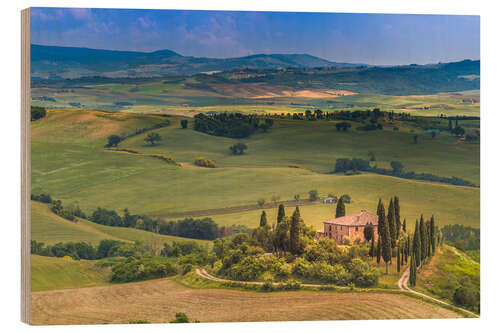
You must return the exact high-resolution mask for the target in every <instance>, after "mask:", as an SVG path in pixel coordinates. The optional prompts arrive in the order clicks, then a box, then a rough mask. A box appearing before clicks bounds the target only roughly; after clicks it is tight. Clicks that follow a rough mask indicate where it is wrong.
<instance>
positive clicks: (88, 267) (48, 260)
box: [31, 255, 111, 291]
mask: <svg viewBox="0 0 500 333" xmlns="http://www.w3.org/2000/svg"><path fill="white" fill-rule="evenodd" d="M110 274H111V270H110V269H109V267H108V268H104V267H101V266H99V265H97V261H92V260H78V261H75V260H72V259H67V258H52V257H41V256H37V255H31V291H45V290H54V289H69V288H84V287H95V286H103V285H107V284H109V282H108V281H109V277H110Z"/></svg>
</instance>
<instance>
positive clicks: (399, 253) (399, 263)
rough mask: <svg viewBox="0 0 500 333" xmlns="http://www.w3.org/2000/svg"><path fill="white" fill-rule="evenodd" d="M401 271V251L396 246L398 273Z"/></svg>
mask: <svg viewBox="0 0 500 333" xmlns="http://www.w3.org/2000/svg"><path fill="white" fill-rule="evenodd" d="M400 271H401V249H400V248H399V246H398V273H399V272H400Z"/></svg>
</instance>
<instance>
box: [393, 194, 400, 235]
mask: <svg viewBox="0 0 500 333" xmlns="http://www.w3.org/2000/svg"><path fill="white" fill-rule="evenodd" d="M394 216H395V217H396V239H399V234H400V233H401V209H400V207H399V197H398V196H395V197H394Z"/></svg>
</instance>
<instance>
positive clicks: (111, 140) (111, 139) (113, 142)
mask: <svg viewBox="0 0 500 333" xmlns="http://www.w3.org/2000/svg"><path fill="white" fill-rule="evenodd" d="M121 141H122V138H121V137H120V136H119V135H116V134H111V135H110V136H108V144H107V145H106V147H116V146H118V144H119V143H120V142H121Z"/></svg>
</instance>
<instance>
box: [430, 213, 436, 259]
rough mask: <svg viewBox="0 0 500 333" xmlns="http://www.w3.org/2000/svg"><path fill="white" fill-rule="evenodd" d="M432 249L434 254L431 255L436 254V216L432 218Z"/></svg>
mask: <svg viewBox="0 0 500 333" xmlns="http://www.w3.org/2000/svg"><path fill="white" fill-rule="evenodd" d="M430 228H431V230H430V231H431V247H432V252H431V254H432V255H434V253H435V252H436V225H435V222H434V215H432V217H431V226H430Z"/></svg>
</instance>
